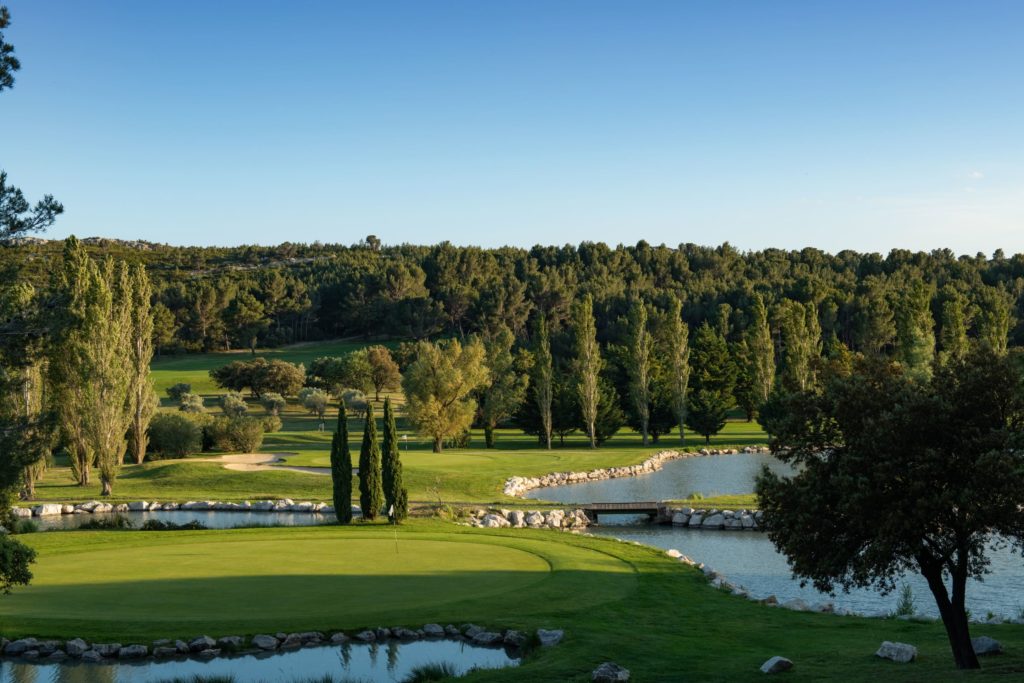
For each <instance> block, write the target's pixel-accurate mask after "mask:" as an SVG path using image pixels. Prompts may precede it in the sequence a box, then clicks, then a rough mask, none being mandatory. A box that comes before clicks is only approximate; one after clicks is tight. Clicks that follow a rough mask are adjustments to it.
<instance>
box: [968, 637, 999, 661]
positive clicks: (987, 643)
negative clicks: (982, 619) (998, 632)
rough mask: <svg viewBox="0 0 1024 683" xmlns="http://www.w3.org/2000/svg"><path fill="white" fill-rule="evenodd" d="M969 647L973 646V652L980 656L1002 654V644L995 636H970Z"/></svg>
mask: <svg viewBox="0 0 1024 683" xmlns="http://www.w3.org/2000/svg"><path fill="white" fill-rule="evenodd" d="M971 647H973V648H974V654H976V655H978V656H979V657H982V656H984V655H1001V654H1003V644H1002V643H1000V642H999V641H998V640H996V639H995V638H989V637H988V636H978V637H977V638H971Z"/></svg>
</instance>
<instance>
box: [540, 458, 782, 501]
mask: <svg viewBox="0 0 1024 683" xmlns="http://www.w3.org/2000/svg"><path fill="white" fill-rule="evenodd" d="M765 466H767V467H768V468H769V469H770V470H772V471H773V472H776V473H778V474H790V473H792V471H793V470H792V468H791V467H790V466H789V465H786V464H785V463H783V462H780V461H779V460H777V459H775V458H773V457H772V456H771V455H769V454H767V453H739V454H736V455H706V456H699V457H693V458H680V459H679V460H670V461H669V462H666V463H665V464H664V465H663V466H662V468H661V469H660V470H658V471H657V472H652V473H651V474H645V475H641V476H639V477H620V478H618V479H603V480H600V481H588V482H586V483H582V484H568V485H566V486H549V487H547V488H540V489H533V490H532V491H529V492H528V493H527V494H526V497H527V498H533V499H536V500H550V501H554V502H556V503H617V502H629V501H648V500H679V499H683V498H689V497H690V496H692V495H693V494H695V493H700V494H702V495H704V496H714V495H730V494H737V493H750V492H751V491H753V490H754V479H755V478H756V477H757V475H758V474H760V472H761V468H763V467H765Z"/></svg>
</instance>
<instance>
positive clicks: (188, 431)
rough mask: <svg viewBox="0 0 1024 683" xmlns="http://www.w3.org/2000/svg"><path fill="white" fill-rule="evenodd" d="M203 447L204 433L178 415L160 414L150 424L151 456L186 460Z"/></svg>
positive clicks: (188, 420) (192, 422)
mask: <svg viewBox="0 0 1024 683" xmlns="http://www.w3.org/2000/svg"><path fill="white" fill-rule="evenodd" d="M202 447H203V431H202V429H200V427H199V425H197V424H196V423H195V422H194V421H193V420H190V419H189V418H187V417H186V416H184V415H181V414H178V413H158V414H156V415H154V416H153V419H152V420H151V421H150V423H149V455H150V457H151V458H152V456H154V455H158V456H160V457H163V458H184V457H185V456H186V455H188V454H189V453H195V452H197V451H199V450H201V449H202Z"/></svg>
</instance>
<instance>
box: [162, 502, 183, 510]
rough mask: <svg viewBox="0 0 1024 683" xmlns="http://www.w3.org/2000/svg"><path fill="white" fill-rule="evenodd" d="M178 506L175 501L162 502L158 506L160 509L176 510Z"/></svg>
mask: <svg viewBox="0 0 1024 683" xmlns="http://www.w3.org/2000/svg"><path fill="white" fill-rule="evenodd" d="M178 507H179V505H178V504H177V503H164V504H163V505H162V506H161V507H160V509H161V510H177V509H178Z"/></svg>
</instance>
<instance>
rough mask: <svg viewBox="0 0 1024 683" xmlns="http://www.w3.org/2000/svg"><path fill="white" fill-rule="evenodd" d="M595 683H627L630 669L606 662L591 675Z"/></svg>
mask: <svg viewBox="0 0 1024 683" xmlns="http://www.w3.org/2000/svg"><path fill="white" fill-rule="evenodd" d="M590 680H591V681H593V683H625V681H628V680H629V669H626V668H624V667H621V666H619V665H618V664H616V663H615V662H605V663H604V664H602V665H601V666H599V667H597V668H596V669H594V671H593V672H591V674H590Z"/></svg>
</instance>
